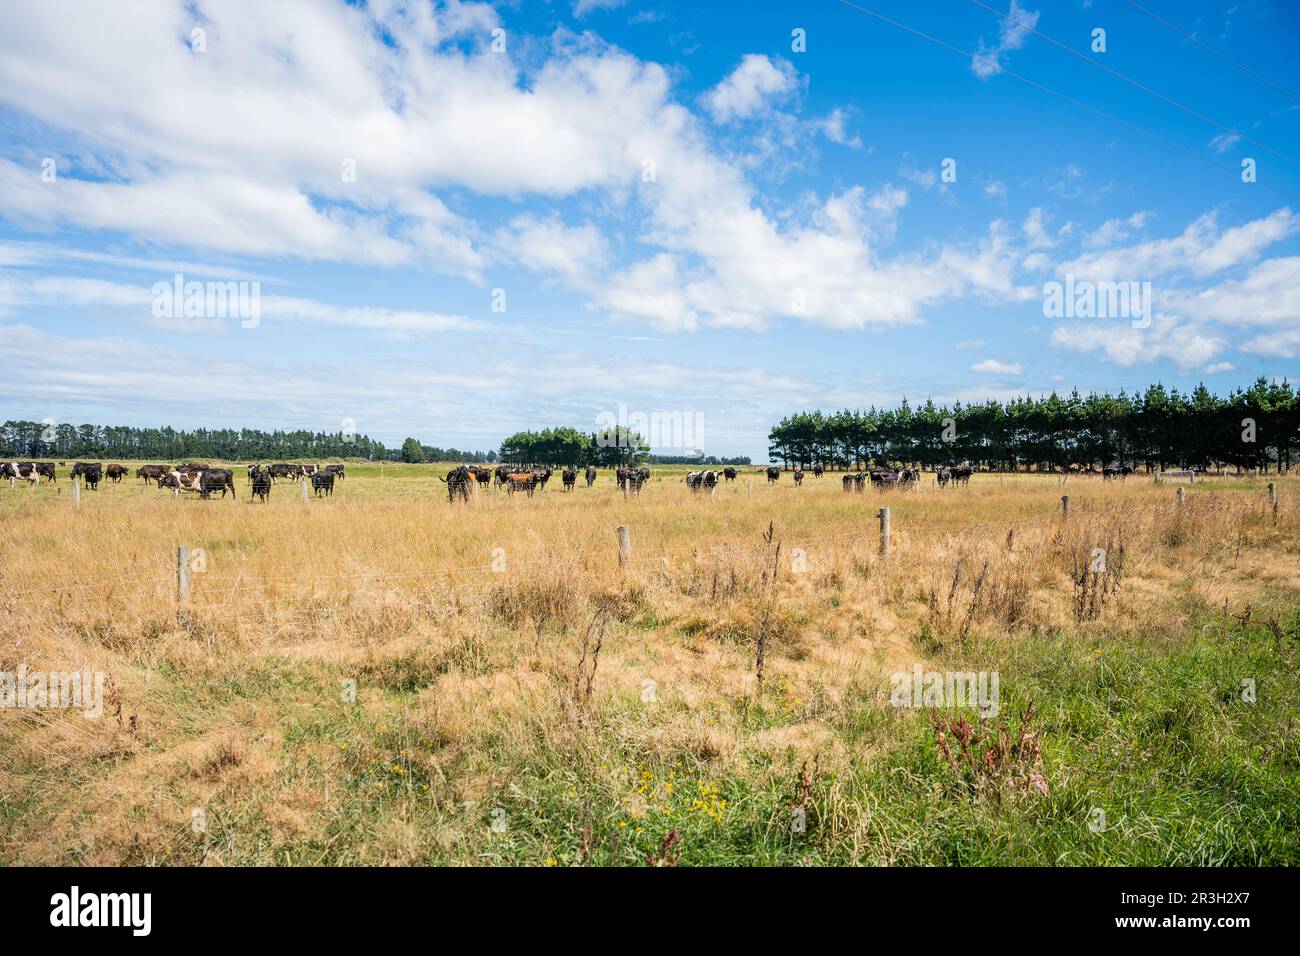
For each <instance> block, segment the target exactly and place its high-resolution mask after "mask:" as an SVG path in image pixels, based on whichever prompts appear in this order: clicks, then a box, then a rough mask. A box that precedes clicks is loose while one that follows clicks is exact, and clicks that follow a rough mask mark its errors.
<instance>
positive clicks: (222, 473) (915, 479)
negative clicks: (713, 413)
mask: <svg viewBox="0 0 1300 956" xmlns="http://www.w3.org/2000/svg"><path fill="white" fill-rule="evenodd" d="M247 468H248V480H249V484H250V487H251V489H252V497H251V498H250V499H249V500H252V498H257V499H258V500H260V501H262V502H263V503H265V502H266V500H267V498H268V497H269V496H270V494H271V487H272V486H273V485H274V484H275V482H276V480H277V479H282V478H284V479H289V480H295V479H302V478H306V479H309V480H310V481H311V484H312V488H313V490H314V491H315V494H316V497H318V498H319V497H321V496H322V495H324V496H326V497H329V496H332V495H333V494H334V482H335V481H336V480H343V479H344V478H345V477H346V475H345V467H344V466H343V465H325V466H324V467H321V466H320V465H301V464H274V465H266V466H263V465H260V464H252V465H248V466H247ZM756 470H757V471H760V472H762V471H766V474H767V481H768V484H772V483H774V482H776V481H779V480H780V478H781V469H780V468H778V467H777V466H775V465H769V466H767V467H766V468H758V469H756ZM810 470H811V471H812V474H813V476H814V477H816V478H820V477H822V476H823V475H824V474H825V468H824V467H823V466H821V465H814V466H813V467H812V468H811V469H810ZM973 472H974V469H973V468H971V467H970V466H969V465H964V466H960V467H955V468H950V467H941V468H939V469H938V470H937V471H936V472H935V480H936V481H937V482H938V484H939V486H940V487H941V488H942V487H947V486H948V485H949V484H952V485H954V486H956V485H966V484H968V483H969V482H970V478H971V475H972V473H973ZM1132 473H1133V469H1132V468H1130V467H1127V466H1123V467H1114V468H1105V469H1103V470H1102V477H1103V478H1106V479H1111V478H1119V479H1120V480H1123V479H1124V478H1127V477H1128V476H1129V475H1131V474H1132ZM554 474H555V472H554V470H553V469H551V468H542V467H536V466H525V465H498V466H497V467H496V468H495V469H493V468H485V467H478V466H473V465H460V466H459V467H456V468H453V469H452V470H451V471H449V472H447V477H445V478H440V479H439V480H440V481H442V482H444V483H445V484H446V485H447V497H448V500H450V501H456V500H457V499H458V498H459V499H460V500H462V501H469V495H470V491H471V490H472V489H475V488H481V487H488V488H491V487H492V486H493V484H494V483H495V486H496V487H497V488H505V489H506V491H507V492H509V493H510V494H514V493H515V492H516V491H522V492H524V493H525V494H527V495H528V497H530V498H531V497H532V495H533V492H534V491H537V490H545V488H546V483H547V482H548V481H550V479H551V477H552V476H553V475H554ZM128 475H129V471H128V470H127V468H126V467H125V466H123V465H117V464H111V465H108V466H107V467H105V466H104V465H103V464H100V463H97V462H77V463H76V464H74V465H73V466H72V475H71V477H72V478H80V479H81V480H82V482H84V484H85V486H86V488H88V489H89V490H91V491H94V490H96V489H97V488H98V486H99V483H100V482H101V481H103V480H104V478H108V479H109V480H110V481H112V482H114V483H116V482H120V481H121V480H122V479H123V478H125V477H127V476H128ZM135 476H136V477H137V478H139V479H141V480H142V481H144V482H145V483H146V484H147V483H149V482H151V481H152V482H153V483H154V484H155V485H156V486H157V487H158V488H170V489H171V491H172V493H173V494H174V495H180V493H181V492H182V491H193V492H197V493H198V495H199V496H200V497H201V498H208V497H210V496H211V495H213V494H214V493H216V492H220V493H221V497H222V498H225V497H226V492H227V491H229V492H230V497H231V500H234V497H235V477H234V474H233V473H232V472H231V471H230V470H229V469H226V468H213V467H212V466H211V465H209V464H206V463H204V462H187V463H185V464H182V465H175V466H173V465H141V466H140V467H139V468H137V469H136V470H135ZM583 476H584V478H585V480H586V483H587V487H588V488H590V487H591V486H592V485H593V484H595V482H596V476H597V471H596V466H595V465H588V466H587V467H586V468H585V470H584V472H583ZM792 476H793V478H794V483H795V485H796V486H798V485H801V484H803V479H804V469H803V467H802V466H796V467H795V469H794V471H793V472H792ZM0 478H8V479H9V484H10V486H11V487H12V486H13V485H14V484H16V483H17V482H18V481H20V480H22V481H27V482H29V483H30V484H33V485H35V484H38V483H39V482H41V481H51V482H53V481H57V480H58V479H57V476H56V472H55V467H54V462H52V461H19V462H0ZM649 478H650V469H649V468H644V467H642V468H618V469H617V470H616V471H615V479H616V481H617V482H618V487H619V489H620V490H621V491H622V492H623V494H624V495H625V496H631V495H639V494H640V493H641V486H642V485H643V484H645V482H646V481H648V480H649ZM735 480H736V469H735V468H732V467H727V468H722V469H716V470H708V471H691V472H687V474H686V477H685V479H684V481H685V482H686V486H687V488H689V489H690V490H691V491H692V492H699V491H710V492H711V491H713V490H714V489H715V488H717V486H718V483H719V481H723V482H728V481H735ZM920 480H921V469H919V468H872V469H870V470H869V471H863V472H857V473H850V474H846V475H844V476H843V478H842V479H841V481H842V482H843V486H844V491H845V492H853V491H856V492H858V493H861V492H862V490H863V489H864V488H865V486H866V484H867V482H868V481H870V482H871V485H872V486H873V487H875V488H881V489H885V488H893V487H901V488H906V487H909V486H913V485H916V484H917V483H919V482H920ZM560 482H561V484H562V485H563V486H564V490H565V491H572V490H573V489H574V487H575V486H576V485H577V483H578V469H577V468H576V467H574V466H572V465H570V466H568V467H566V468H563V469H562V470H561V471H560Z"/></svg>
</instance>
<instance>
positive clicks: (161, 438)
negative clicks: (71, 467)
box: [0, 421, 387, 461]
mask: <svg viewBox="0 0 1300 956" xmlns="http://www.w3.org/2000/svg"><path fill="white" fill-rule="evenodd" d="M386 455H387V450H386V449H385V448H384V446H383V445H382V444H380V443H379V442H377V441H371V440H370V439H369V438H367V437H366V436H365V435H345V434H344V433H343V432H334V433H330V432H310V431H303V430H299V431H273V432H264V431H260V430H258V429H255V428H238V429H236V428H197V429H195V430H193V431H185V430H183V429H178V428H134V427H132V426H129V425H71V424H59V425H51V424H47V423H44V422H26V421H8V422H5V423H4V425H3V426H0V457H4V458H32V459H43V458H55V459H60V460H66V459H69V458H121V459H133V460H136V461H145V460H150V461H177V460H180V459H184V458H215V459H218V460H221V461H267V460H271V459H292V458H317V459H319V458H364V459H368V460H374V461H377V460H382V459H383V458H384V457H385V456H386Z"/></svg>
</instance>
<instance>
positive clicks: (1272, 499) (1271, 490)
mask: <svg viewBox="0 0 1300 956" xmlns="http://www.w3.org/2000/svg"><path fill="white" fill-rule="evenodd" d="M1268 501H1269V504H1270V505H1271V506H1272V507H1273V523H1274V524H1277V485H1276V484H1275V483H1274V482H1271V481H1270V482H1269V483H1268Z"/></svg>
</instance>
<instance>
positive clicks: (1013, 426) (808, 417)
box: [768, 378, 1300, 471]
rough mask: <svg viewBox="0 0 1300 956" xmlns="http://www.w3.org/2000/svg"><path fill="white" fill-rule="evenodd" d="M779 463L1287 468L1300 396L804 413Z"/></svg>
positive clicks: (780, 447)
mask: <svg viewBox="0 0 1300 956" xmlns="http://www.w3.org/2000/svg"><path fill="white" fill-rule="evenodd" d="M768 439H769V442H770V449H769V454H770V455H771V460H772V461H781V462H783V463H784V464H785V465H787V466H791V465H794V464H802V465H813V464H823V465H826V466H828V467H844V468H856V467H860V466H862V465H863V464H865V463H867V462H871V461H874V462H877V463H880V462H891V461H899V462H909V463H917V464H921V465H923V466H926V467H934V466H936V465H943V464H957V463H960V462H970V463H972V464H976V465H983V466H987V467H991V468H1000V469H1006V470H1016V469H1022V468H1023V469H1035V470H1042V471H1052V470H1065V469H1067V468H1069V467H1070V466H1071V465H1078V466H1081V467H1087V466H1088V465H1094V466H1105V465H1113V464H1123V465H1130V466H1132V467H1135V468H1136V467H1138V466H1140V465H1144V466H1146V467H1148V468H1161V469H1165V468H1183V467H1197V468H1207V469H1210V468H1219V467H1222V466H1224V465H1227V466H1231V467H1237V468H1260V469H1267V468H1269V467H1270V466H1273V467H1276V468H1277V470H1278V471H1284V470H1288V469H1289V468H1290V467H1291V461H1292V455H1293V454H1294V452H1295V451H1296V449H1300V393H1297V392H1296V391H1295V390H1293V389H1292V387H1291V385H1290V384H1289V383H1287V382H1285V381H1283V382H1271V383H1270V382H1267V381H1265V380H1264V379H1262V378H1261V379H1258V380H1257V381H1256V382H1255V383H1254V384H1253V385H1252V386H1250V387H1249V388H1247V389H1237V390H1236V391H1234V392H1232V393H1231V394H1229V395H1227V396H1226V397H1222V398H1220V397H1219V396H1216V395H1214V394H1212V393H1211V392H1210V391H1209V390H1208V389H1206V388H1205V386H1204V385H1199V386H1197V387H1196V388H1195V389H1193V390H1192V391H1191V392H1190V393H1187V394H1183V393H1181V392H1179V391H1178V389H1176V388H1175V389H1166V388H1165V387H1164V386H1163V385H1152V386H1150V387H1149V388H1147V390H1146V391H1145V392H1144V393H1142V394H1141V395H1129V394H1127V393H1125V392H1123V391H1121V392H1120V393H1119V394H1118V395H1110V394H1108V393H1105V394H1100V395H1098V394H1095V393H1093V394H1089V395H1087V396H1084V395H1080V394H1079V392H1078V391H1077V390H1076V391H1073V392H1071V393H1070V394H1069V395H1066V396H1061V395H1058V394H1056V393H1055V392H1053V393H1052V394H1051V395H1049V396H1047V397H1045V398H1037V399H1035V398H1031V397H1028V396H1026V397H1025V398H1019V399H1015V400H1014V401H1011V402H1008V403H1006V404H1003V403H1001V402H997V401H987V402H984V403H983V404H971V405H963V404H961V403H957V404H954V405H952V406H951V407H949V406H947V405H942V406H936V405H935V404H934V402H932V401H927V402H926V403H925V404H924V405H922V406H920V407H919V408H913V407H912V406H911V405H910V404H909V403H908V402H907V400H906V399H904V400H903V401H902V402H901V403H900V404H899V405H898V407H897V408H889V409H876V408H874V407H873V408H870V409H868V410H866V411H860V410H859V411H850V410H844V411H838V412H830V413H824V412H821V411H814V412H800V413H798V414H796V415H791V416H788V417H786V418H784V419H782V420H781V422H780V423H779V424H777V425H776V426H775V427H774V428H773V429H772V431H771V433H770V435H769V436H768Z"/></svg>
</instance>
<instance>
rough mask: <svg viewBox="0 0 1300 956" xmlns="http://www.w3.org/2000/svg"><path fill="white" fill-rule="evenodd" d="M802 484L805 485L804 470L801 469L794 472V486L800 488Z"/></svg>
mask: <svg viewBox="0 0 1300 956" xmlns="http://www.w3.org/2000/svg"><path fill="white" fill-rule="evenodd" d="M802 484H803V468H802V467H800V468H796V469H795V470H794V486H795V487H796V488H798V487H799V486H800V485H802Z"/></svg>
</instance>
